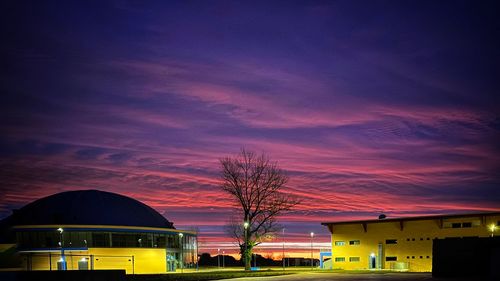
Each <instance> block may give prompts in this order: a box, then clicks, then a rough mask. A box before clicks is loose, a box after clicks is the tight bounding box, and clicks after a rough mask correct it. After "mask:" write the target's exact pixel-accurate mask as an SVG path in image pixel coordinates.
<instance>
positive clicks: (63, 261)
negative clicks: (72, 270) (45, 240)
mask: <svg viewBox="0 0 500 281" xmlns="http://www.w3.org/2000/svg"><path fill="white" fill-rule="evenodd" d="M57 231H58V232H59V246H60V247H61V259H60V260H59V262H60V263H61V268H60V270H66V257H65V256H64V235H63V232H64V229H62V227H59V228H58V229H57Z"/></svg>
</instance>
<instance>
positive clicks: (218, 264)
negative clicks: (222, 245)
mask: <svg viewBox="0 0 500 281" xmlns="http://www.w3.org/2000/svg"><path fill="white" fill-rule="evenodd" d="M217 268H219V269H220V249H217Z"/></svg>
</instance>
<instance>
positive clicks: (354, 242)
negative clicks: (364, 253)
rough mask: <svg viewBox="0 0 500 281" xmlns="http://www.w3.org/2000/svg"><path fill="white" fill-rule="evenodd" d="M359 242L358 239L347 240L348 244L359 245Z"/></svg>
mask: <svg viewBox="0 0 500 281" xmlns="http://www.w3.org/2000/svg"><path fill="white" fill-rule="evenodd" d="M359 244H360V242H359V240H351V241H349V245H359Z"/></svg>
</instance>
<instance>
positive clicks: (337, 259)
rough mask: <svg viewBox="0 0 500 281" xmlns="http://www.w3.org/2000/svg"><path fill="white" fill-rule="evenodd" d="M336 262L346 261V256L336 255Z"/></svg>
mask: <svg viewBox="0 0 500 281" xmlns="http://www.w3.org/2000/svg"><path fill="white" fill-rule="evenodd" d="M335 262H345V258H344V257H336V258H335Z"/></svg>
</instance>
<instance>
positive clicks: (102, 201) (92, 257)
mask: <svg viewBox="0 0 500 281" xmlns="http://www.w3.org/2000/svg"><path fill="white" fill-rule="evenodd" d="M30 217H31V218H30ZM4 221H6V222H5V223H4V224H9V225H10V226H9V227H8V230H7V228H5V227H3V230H2V231H3V232H4V233H3V234H4V237H5V236H8V237H9V238H8V239H9V240H10V241H11V242H12V245H13V246H15V247H16V251H17V254H18V256H19V257H20V267H22V268H23V269H25V270H58V269H63V268H64V269H67V270H92V269H95V270H98V269H125V270H126V272H127V274H141V273H143V274H145V273H166V272H175V271H177V272H178V271H182V270H184V269H188V268H196V267H197V260H198V253H197V239H196V238H197V237H196V233H195V232H193V231H183V230H178V229H175V228H174V227H173V224H172V223H170V222H169V221H168V220H166V219H165V218H164V217H163V216H161V215H160V214H158V213H157V212H156V211H154V210H153V209H152V208H150V207H148V206H146V205H144V204H142V203H140V202H138V201H136V200H134V199H131V198H128V197H124V196H121V195H118V194H114V193H108V192H102V191H96V190H85V191H71V192H63V193H59V194H55V195H52V196H49V197H46V198H42V199H40V200H37V201H35V202H33V203H31V204H29V205H27V206H25V207H23V208H22V209H20V210H19V211H17V212H15V213H14V214H13V215H12V216H11V217H9V218H7V219H6V220H4ZM55 222H59V223H55ZM4 240H5V239H4ZM4 245H5V244H4Z"/></svg>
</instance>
